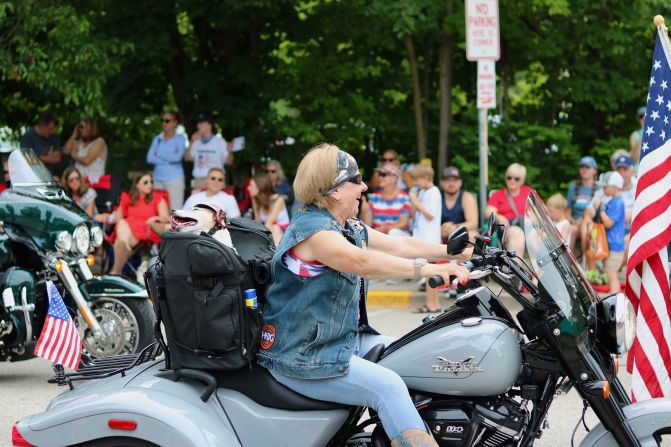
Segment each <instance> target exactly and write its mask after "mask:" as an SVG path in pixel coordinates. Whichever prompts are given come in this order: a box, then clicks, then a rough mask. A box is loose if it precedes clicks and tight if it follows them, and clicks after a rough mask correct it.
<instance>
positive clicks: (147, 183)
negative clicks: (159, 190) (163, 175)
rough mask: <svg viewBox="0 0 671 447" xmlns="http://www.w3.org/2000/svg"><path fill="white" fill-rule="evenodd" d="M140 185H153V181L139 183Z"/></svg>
mask: <svg viewBox="0 0 671 447" xmlns="http://www.w3.org/2000/svg"><path fill="white" fill-rule="evenodd" d="M140 184H141V185H153V184H154V181H153V180H144V181H142V182H140Z"/></svg>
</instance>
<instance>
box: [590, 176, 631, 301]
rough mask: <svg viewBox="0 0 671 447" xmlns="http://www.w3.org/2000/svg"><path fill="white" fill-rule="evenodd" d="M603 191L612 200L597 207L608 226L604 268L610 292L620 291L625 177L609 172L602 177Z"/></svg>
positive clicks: (604, 223)
mask: <svg viewBox="0 0 671 447" xmlns="http://www.w3.org/2000/svg"><path fill="white" fill-rule="evenodd" d="M601 182H602V184H603V193H604V195H605V196H606V197H608V198H609V199H610V200H609V201H608V203H606V204H605V205H603V206H602V204H601V203H597V204H596V206H597V209H599V208H601V211H600V212H599V217H600V218H601V221H602V222H603V225H604V226H605V227H606V239H607V240H608V253H609V254H608V258H606V260H605V261H604V264H603V270H604V271H605V272H606V275H608V283H609V285H610V293H617V292H620V280H619V278H618V277H617V272H618V271H619V270H620V266H621V265H622V261H623V259H624V225H625V210H624V201H623V200H622V197H621V194H622V188H623V187H624V179H623V178H622V176H621V175H620V174H618V173H617V172H613V171H610V172H607V173H605V174H604V175H603V178H602V181H601Z"/></svg>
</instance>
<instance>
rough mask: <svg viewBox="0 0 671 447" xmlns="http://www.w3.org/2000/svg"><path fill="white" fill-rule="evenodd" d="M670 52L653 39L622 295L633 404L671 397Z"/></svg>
mask: <svg viewBox="0 0 671 447" xmlns="http://www.w3.org/2000/svg"><path fill="white" fill-rule="evenodd" d="M670 55H671V52H670V51H669V42H668V40H667V37H666V29H663V30H662V29H660V30H659V31H658V33H657V42H656V44H655V51H654V53H653V58H652V71H651V72H650V87H649V92H648V99H647V105H646V113H645V121H644V123H643V140H642V143H641V161H640V166H639V170H638V184H637V187H636V200H635V201H634V211H633V218H632V225H631V242H630V244H629V261H628V262H627V284H626V289H625V293H626V294H627V297H628V298H629V300H630V301H631V303H632V304H633V305H634V309H636V313H637V323H636V340H635V341H634V345H633V346H632V349H631V350H630V351H629V357H628V362H627V369H628V370H629V371H630V372H632V374H633V377H632V400H634V401H637V400H638V401H640V400H644V399H650V398H654V397H663V396H666V397H671V300H670V299H669V266H668V257H667V248H666V247H667V245H668V244H669V242H670V241H671V124H670V121H671V59H670Z"/></svg>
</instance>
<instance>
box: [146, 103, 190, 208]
mask: <svg viewBox="0 0 671 447" xmlns="http://www.w3.org/2000/svg"><path fill="white" fill-rule="evenodd" d="M181 122H182V119H181V117H180V115H179V112H165V113H164V114H163V117H162V118H161V123H162V126H163V132H161V133H160V134H158V135H156V136H155V137H154V139H153V140H152V142H151V146H150V147H149V151H147V163H149V164H152V165H154V180H155V181H156V184H155V188H156V189H164V190H166V191H168V197H169V199H170V207H172V208H173V209H176V210H178V209H181V208H182V204H183V203H184V167H183V166H182V158H183V157H184V151H185V150H186V138H185V137H184V135H182V134H178V133H177V125H178V124H180V123H181Z"/></svg>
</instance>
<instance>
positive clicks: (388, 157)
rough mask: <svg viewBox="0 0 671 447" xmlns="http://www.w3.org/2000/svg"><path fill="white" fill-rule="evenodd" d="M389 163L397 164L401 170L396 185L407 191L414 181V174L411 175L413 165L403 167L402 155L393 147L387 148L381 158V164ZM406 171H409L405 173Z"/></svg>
mask: <svg viewBox="0 0 671 447" xmlns="http://www.w3.org/2000/svg"><path fill="white" fill-rule="evenodd" d="M387 163H391V164H393V165H394V166H396V169H398V172H399V175H398V178H397V179H396V186H397V187H398V188H399V189H402V190H404V191H406V192H407V191H408V190H409V189H410V187H411V186H412V185H413V182H414V180H413V179H412V176H411V175H410V170H411V169H412V166H409V167H407V166H406V167H405V169H403V168H402V166H401V157H400V156H399V155H398V152H396V151H395V150H393V149H387V150H386V151H384V152H383V153H382V160H380V164H381V165H384V164H387ZM405 171H407V173H405Z"/></svg>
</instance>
